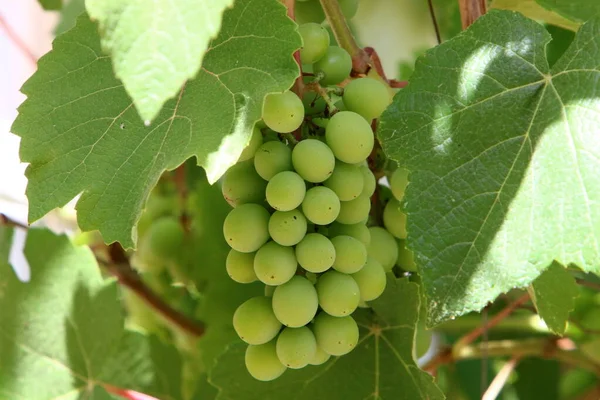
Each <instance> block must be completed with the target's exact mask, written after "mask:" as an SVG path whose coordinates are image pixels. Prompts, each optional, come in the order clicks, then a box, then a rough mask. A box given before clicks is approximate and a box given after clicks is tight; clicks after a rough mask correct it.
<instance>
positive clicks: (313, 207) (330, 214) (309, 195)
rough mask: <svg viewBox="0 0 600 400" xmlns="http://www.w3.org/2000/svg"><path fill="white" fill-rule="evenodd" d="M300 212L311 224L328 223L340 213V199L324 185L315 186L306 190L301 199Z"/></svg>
mask: <svg viewBox="0 0 600 400" xmlns="http://www.w3.org/2000/svg"><path fill="white" fill-rule="evenodd" d="M302 212H303V213H304V216H305V217H306V218H307V219H308V220H309V221H310V222H312V223H313V224H317V225H327V224H330V223H332V222H333V221H335V219H336V218H337V216H338V214H339V213H340V199H339V198H338V197H337V195H336V194H335V192H334V191H333V190H331V189H329V188H326V187H325V186H315V187H314V188H311V189H308V191H307V192H306V196H304V201H302Z"/></svg>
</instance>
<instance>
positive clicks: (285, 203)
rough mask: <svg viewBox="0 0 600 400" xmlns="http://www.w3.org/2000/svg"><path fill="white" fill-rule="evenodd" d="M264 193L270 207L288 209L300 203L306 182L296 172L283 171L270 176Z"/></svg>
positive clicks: (281, 209)
mask: <svg viewBox="0 0 600 400" xmlns="http://www.w3.org/2000/svg"><path fill="white" fill-rule="evenodd" d="M266 194H267V202H268V203H269V205H270V206H271V207H273V208H274V209H276V210H278V211H290V210H293V209H294V208H296V207H298V206H299V205H300V204H302V200H304V195H305V194H306V183H304V179H302V177H301V176H300V175H298V174H297V173H295V172H292V171H283V172H280V173H278V174H277V175H275V176H273V177H272V178H271V180H270V181H269V183H268V184H267V189H266Z"/></svg>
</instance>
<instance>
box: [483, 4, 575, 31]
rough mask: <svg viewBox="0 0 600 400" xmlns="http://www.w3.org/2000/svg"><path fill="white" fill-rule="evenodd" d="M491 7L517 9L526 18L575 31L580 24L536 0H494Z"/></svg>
mask: <svg viewBox="0 0 600 400" xmlns="http://www.w3.org/2000/svg"><path fill="white" fill-rule="evenodd" d="M491 8H496V9H498V10H512V11H518V12H520V13H521V14H523V15H525V16H526V17H528V18H531V19H535V20H537V21H543V22H546V23H548V24H552V25H556V26H560V27H561V28H564V29H569V30H572V31H576V30H577V29H578V28H579V26H580V25H581V24H580V23H578V22H573V21H570V20H569V19H567V18H564V17H562V16H560V15H559V14H557V13H555V12H552V11H550V10H547V9H545V8H544V7H542V6H540V5H539V4H538V2H536V0H494V1H493V2H492V5H491Z"/></svg>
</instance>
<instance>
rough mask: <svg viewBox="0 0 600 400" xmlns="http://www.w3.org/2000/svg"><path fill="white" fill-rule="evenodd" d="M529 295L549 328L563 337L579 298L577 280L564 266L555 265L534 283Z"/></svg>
mask: <svg viewBox="0 0 600 400" xmlns="http://www.w3.org/2000/svg"><path fill="white" fill-rule="evenodd" d="M529 293H530V294H531V298H532V300H533V303H534V304H535V308H536V309H537V311H538V314H539V315H540V317H541V318H542V319H543V320H544V322H545V323H546V325H547V326H548V328H550V329H551V330H552V332H554V333H556V334H558V335H563V334H564V333H565V329H567V322H568V321H569V313H570V312H571V311H572V310H573V309H575V299H576V298H577V297H578V296H579V286H577V282H575V278H573V276H572V275H571V274H570V273H569V272H568V271H567V270H566V269H565V268H564V267H563V266H562V265H560V264H558V263H554V264H552V265H551V266H550V267H549V268H548V269H547V270H545V271H544V272H543V273H542V274H541V275H540V276H538V277H537V279H536V280H535V281H533V284H532V285H531V287H530V290H529Z"/></svg>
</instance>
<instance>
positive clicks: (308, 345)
mask: <svg viewBox="0 0 600 400" xmlns="http://www.w3.org/2000/svg"><path fill="white" fill-rule="evenodd" d="M276 349H277V357H279V361H281V363H282V364H283V365H285V366H287V367H288V368H293V369H300V368H304V367H306V366H307V365H308V363H309V362H310V361H312V359H313V357H314V356H315V354H316V353H317V340H316V339H315V335H314V334H313V333H312V331H311V330H310V329H308V328H307V327H305V326H303V327H300V328H285V329H284V330H283V331H282V332H281V333H280V334H279V337H278V338H277V347H276Z"/></svg>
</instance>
